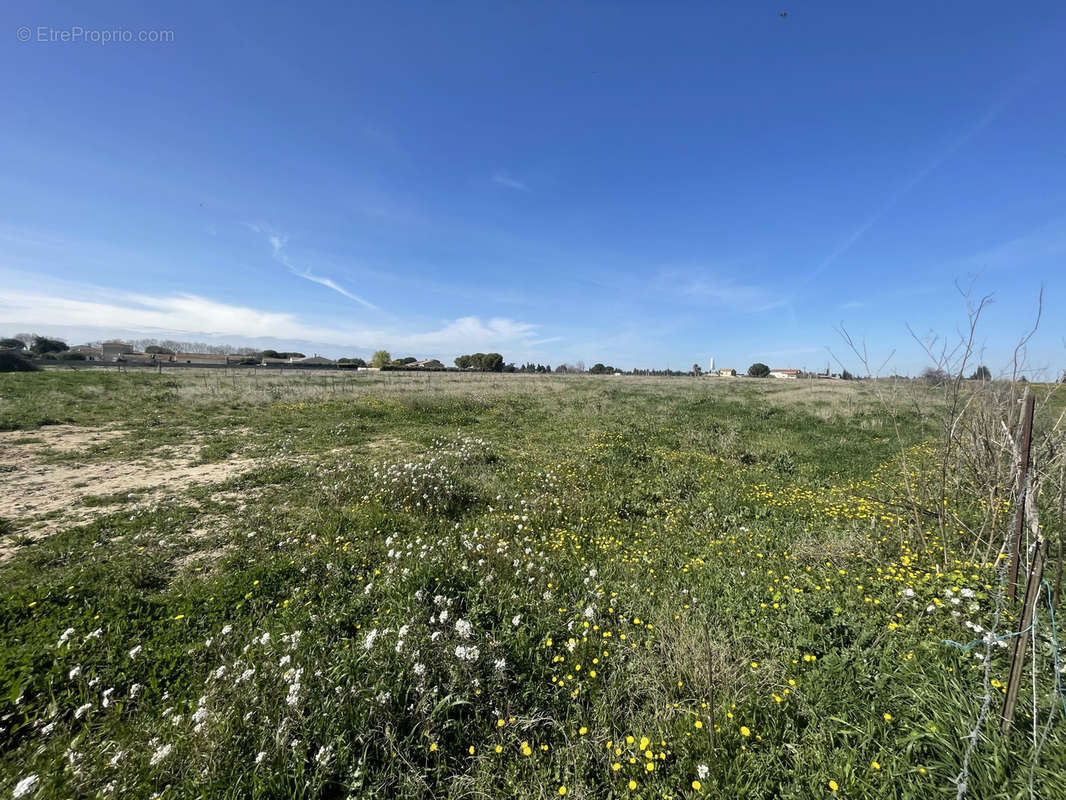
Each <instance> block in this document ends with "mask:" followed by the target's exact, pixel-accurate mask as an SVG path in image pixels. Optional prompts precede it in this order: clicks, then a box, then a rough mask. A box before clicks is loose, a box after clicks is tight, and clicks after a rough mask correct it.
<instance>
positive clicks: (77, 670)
mask: <svg viewBox="0 0 1066 800" xmlns="http://www.w3.org/2000/svg"><path fill="white" fill-rule="evenodd" d="M79 675H81V667H74V669H72V670H71V671H70V672H68V673H67V680H74V679H75V678H76V677H78V676H79Z"/></svg>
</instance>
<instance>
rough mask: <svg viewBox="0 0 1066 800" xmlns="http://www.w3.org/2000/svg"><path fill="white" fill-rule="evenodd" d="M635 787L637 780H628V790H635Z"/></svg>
mask: <svg viewBox="0 0 1066 800" xmlns="http://www.w3.org/2000/svg"><path fill="white" fill-rule="evenodd" d="M636 788H637V782H636V781H630V782H629V791H631V792H632V791H634V790H635V789H636Z"/></svg>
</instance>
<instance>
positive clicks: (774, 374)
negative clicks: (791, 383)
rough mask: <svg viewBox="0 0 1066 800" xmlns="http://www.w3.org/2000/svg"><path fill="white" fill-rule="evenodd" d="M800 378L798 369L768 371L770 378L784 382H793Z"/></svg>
mask: <svg viewBox="0 0 1066 800" xmlns="http://www.w3.org/2000/svg"><path fill="white" fill-rule="evenodd" d="M799 376H800V371H799V370H798V369H772V370H770V377H771V378H784V379H786V380H795V379H796V378H798V377H799Z"/></svg>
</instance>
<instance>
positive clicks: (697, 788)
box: [692, 781, 703, 792]
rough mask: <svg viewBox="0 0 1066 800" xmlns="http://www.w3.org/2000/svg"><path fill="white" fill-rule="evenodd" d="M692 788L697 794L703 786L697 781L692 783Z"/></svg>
mask: <svg viewBox="0 0 1066 800" xmlns="http://www.w3.org/2000/svg"><path fill="white" fill-rule="evenodd" d="M692 788H693V789H695V790H696V791H697V792H698V791H699V790H700V789H702V788H703V784H702V783H700V782H699V781H693V782H692Z"/></svg>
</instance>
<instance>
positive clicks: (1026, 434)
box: [1007, 393, 1036, 601]
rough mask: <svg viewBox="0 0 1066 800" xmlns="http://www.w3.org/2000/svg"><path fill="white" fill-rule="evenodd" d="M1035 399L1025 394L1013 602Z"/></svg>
mask: <svg viewBox="0 0 1066 800" xmlns="http://www.w3.org/2000/svg"><path fill="white" fill-rule="evenodd" d="M1035 402H1036V398H1035V397H1034V396H1033V395H1032V394H1031V393H1027V396H1026V400H1025V421H1024V422H1023V423H1022V440H1021V463H1020V464H1019V465H1018V491H1017V496H1018V508H1017V510H1016V511H1015V513H1014V536H1013V537H1012V538H1011V545H1010V578H1009V580H1008V583H1007V596H1008V597H1009V598H1010V599H1011V600H1012V601H1013V600H1014V598H1015V597H1016V596H1017V594H1018V562H1019V561H1020V560H1021V546H1022V524H1023V523H1024V521H1025V492H1026V486H1027V481H1028V477H1029V451H1030V448H1031V445H1032V443H1033V405H1034V403H1035Z"/></svg>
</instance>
